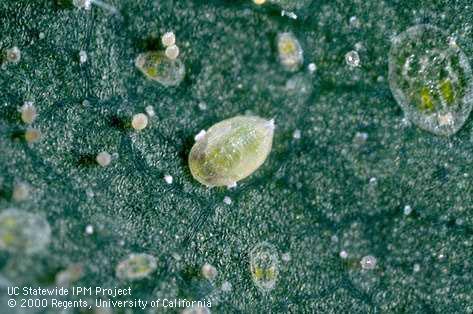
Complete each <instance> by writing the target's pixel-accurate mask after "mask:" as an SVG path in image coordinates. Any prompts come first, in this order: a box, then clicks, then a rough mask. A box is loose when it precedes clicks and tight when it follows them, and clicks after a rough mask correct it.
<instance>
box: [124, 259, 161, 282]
mask: <svg viewBox="0 0 473 314" xmlns="http://www.w3.org/2000/svg"><path fill="white" fill-rule="evenodd" d="M157 266H158V265H157V261H156V258H155V257H154V256H152V255H149V254H145V253H140V254H130V255H128V256H127V257H126V258H125V259H124V260H122V261H121V262H119V263H118V265H117V267H116V268H115V274H116V276H117V277H118V278H119V279H127V280H138V279H143V278H146V277H148V276H149V275H150V274H151V273H152V272H154V271H155V270H156V268H157Z"/></svg>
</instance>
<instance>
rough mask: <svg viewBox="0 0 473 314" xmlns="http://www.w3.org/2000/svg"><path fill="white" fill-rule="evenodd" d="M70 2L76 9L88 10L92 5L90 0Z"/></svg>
mask: <svg viewBox="0 0 473 314" xmlns="http://www.w3.org/2000/svg"><path fill="white" fill-rule="evenodd" d="M72 4H73V5H74V6H75V7H76V8H78V9H85V10H90V8H91V7H92V0H73V1H72Z"/></svg>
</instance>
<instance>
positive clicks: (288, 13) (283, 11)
mask: <svg viewBox="0 0 473 314" xmlns="http://www.w3.org/2000/svg"><path fill="white" fill-rule="evenodd" d="M281 16H287V17H288V18H291V19H293V20H295V19H297V15H296V14H295V13H294V12H290V11H289V12H288V11H286V10H282V11H281Z"/></svg>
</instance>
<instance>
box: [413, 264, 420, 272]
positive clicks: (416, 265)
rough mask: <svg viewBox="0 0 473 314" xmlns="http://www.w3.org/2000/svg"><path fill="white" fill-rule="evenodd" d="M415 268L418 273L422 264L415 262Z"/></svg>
mask: <svg viewBox="0 0 473 314" xmlns="http://www.w3.org/2000/svg"><path fill="white" fill-rule="evenodd" d="M413 270H414V272H415V273H417V272H418V271H420V265H419V264H414V268H413Z"/></svg>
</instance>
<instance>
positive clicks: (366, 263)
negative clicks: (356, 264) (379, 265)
mask: <svg viewBox="0 0 473 314" xmlns="http://www.w3.org/2000/svg"><path fill="white" fill-rule="evenodd" d="M360 265H361V268H363V269H367V270H368V269H374V268H375V267H376V257H374V256H372V255H367V256H363V258H362V259H361V261H360Z"/></svg>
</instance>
